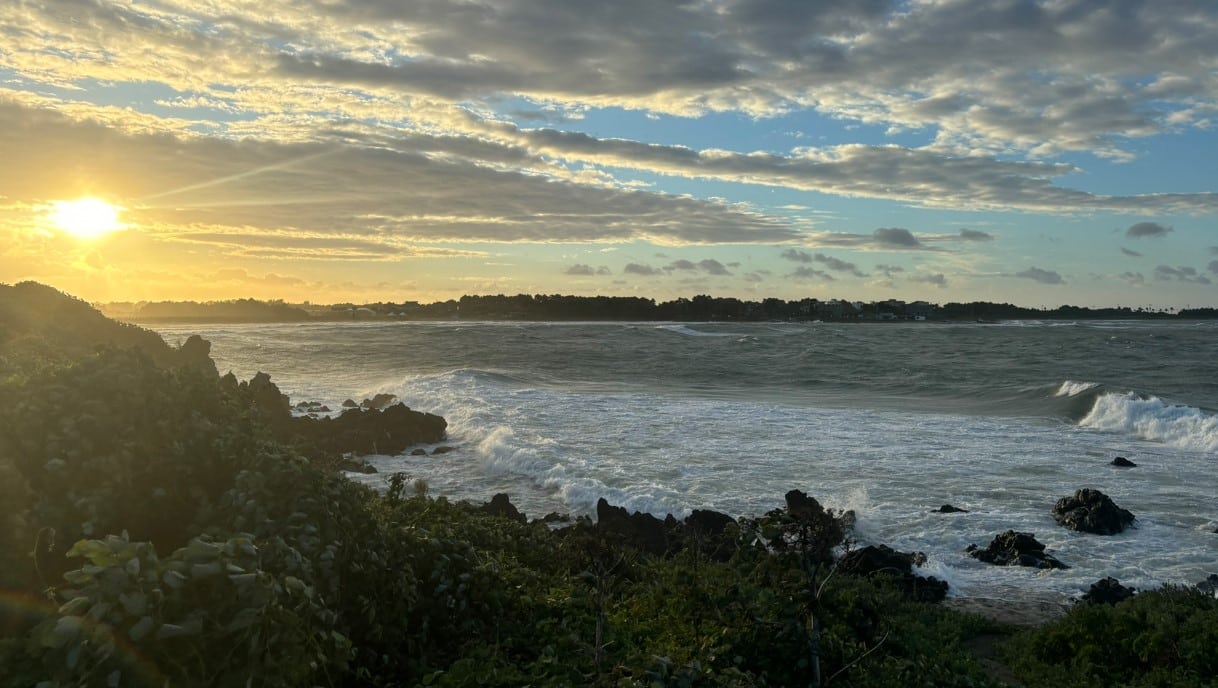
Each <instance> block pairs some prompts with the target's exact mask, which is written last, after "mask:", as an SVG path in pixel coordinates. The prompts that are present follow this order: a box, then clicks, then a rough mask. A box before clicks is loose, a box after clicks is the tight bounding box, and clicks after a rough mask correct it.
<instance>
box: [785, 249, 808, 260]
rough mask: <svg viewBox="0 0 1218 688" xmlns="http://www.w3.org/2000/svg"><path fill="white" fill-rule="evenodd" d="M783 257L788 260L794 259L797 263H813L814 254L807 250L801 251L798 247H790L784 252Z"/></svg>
mask: <svg viewBox="0 0 1218 688" xmlns="http://www.w3.org/2000/svg"><path fill="white" fill-rule="evenodd" d="M782 257H783V258H785V259H787V260H793V261H795V262H796V263H811V262H812V254H811V253H808V252H807V251H801V250H799V249H797V248H789V249H786V250H785V251H783V252H782Z"/></svg>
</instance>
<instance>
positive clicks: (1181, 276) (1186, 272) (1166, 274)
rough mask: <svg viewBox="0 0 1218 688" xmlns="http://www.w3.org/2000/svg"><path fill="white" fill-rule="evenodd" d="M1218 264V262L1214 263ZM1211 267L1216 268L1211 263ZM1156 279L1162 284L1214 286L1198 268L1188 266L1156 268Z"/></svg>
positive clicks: (1161, 266)
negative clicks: (1174, 282)
mask: <svg viewBox="0 0 1218 688" xmlns="http://www.w3.org/2000/svg"><path fill="white" fill-rule="evenodd" d="M1214 263H1218V261H1214ZM1210 267H1211V268H1212V267H1214V264H1213V263H1211V265H1210ZM1155 279H1156V280H1159V281H1161V282H1170V281H1173V280H1174V281H1177V282H1186V283H1190V284H1213V282H1212V281H1211V280H1210V278H1209V277H1206V276H1205V275H1202V274H1200V273H1199V272H1197V269H1196V268H1190V267H1187V266H1180V267H1175V268H1173V267H1171V266H1170V265H1160V266H1158V267H1156V268H1155Z"/></svg>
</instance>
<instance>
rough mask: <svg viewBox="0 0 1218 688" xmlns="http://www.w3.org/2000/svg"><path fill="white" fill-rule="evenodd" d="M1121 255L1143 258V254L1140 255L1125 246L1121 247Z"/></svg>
mask: <svg viewBox="0 0 1218 688" xmlns="http://www.w3.org/2000/svg"><path fill="white" fill-rule="evenodd" d="M1121 253H1124V254H1125V255H1127V256H1129V257H1131V258H1141V257H1142V254H1141V253H1138V252H1137V251H1134V250H1132V249H1128V248H1125V247H1124V246H1122V247H1121Z"/></svg>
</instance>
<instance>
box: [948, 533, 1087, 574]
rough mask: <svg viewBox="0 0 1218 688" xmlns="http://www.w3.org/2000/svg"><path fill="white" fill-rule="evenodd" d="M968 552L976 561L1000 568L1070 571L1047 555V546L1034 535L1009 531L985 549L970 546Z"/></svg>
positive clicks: (1000, 535) (997, 537)
mask: <svg viewBox="0 0 1218 688" xmlns="http://www.w3.org/2000/svg"><path fill="white" fill-rule="evenodd" d="M967 552H968V553H969V555H970V556H972V557H973V558H974V559H978V560H980V561H984V562H985V563H987V564H996V565H998V566H1031V567H1034V568H1038V569H1068V568H1070V567H1069V566H1066V565H1065V564H1063V563H1061V562H1060V561H1058V560H1057V558H1055V557H1053V556H1051V555H1049V554H1045V546H1044V545H1042V544H1041V543H1040V542H1038V541H1037V540H1036V538H1035V537H1034V536H1033V534H1032V533H1019V532H1016V531H1014V530H1008V531H1006V532H1005V533H1001V534H999V535H996V536H995V537H994V539H993V540H992V541H991V542H990V544H989V546H988V547H986V548H985V549H981V548H979V547H977V545H969V547H968V550H967Z"/></svg>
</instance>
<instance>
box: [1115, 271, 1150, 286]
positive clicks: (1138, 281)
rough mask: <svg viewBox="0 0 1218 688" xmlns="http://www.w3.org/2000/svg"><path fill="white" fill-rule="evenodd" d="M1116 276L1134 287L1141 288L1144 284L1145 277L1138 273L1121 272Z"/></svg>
mask: <svg viewBox="0 0 1218 688" xmlns="http://www.w3.org/2000/svg"><path fill="white" fill-rule="evenodd" d="M1117 276H1118V277H1120V278H1121V279H1122V280H1124V281H1126V282H1128V283H1129V284H1131V285H1133V286H1135V287H1141V286H1144V285H1145V284H1146V276H1145V275H1143V274H1142V273H1140V272H1122V273H1121V274H1120V275H1117Z"/></svg>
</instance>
